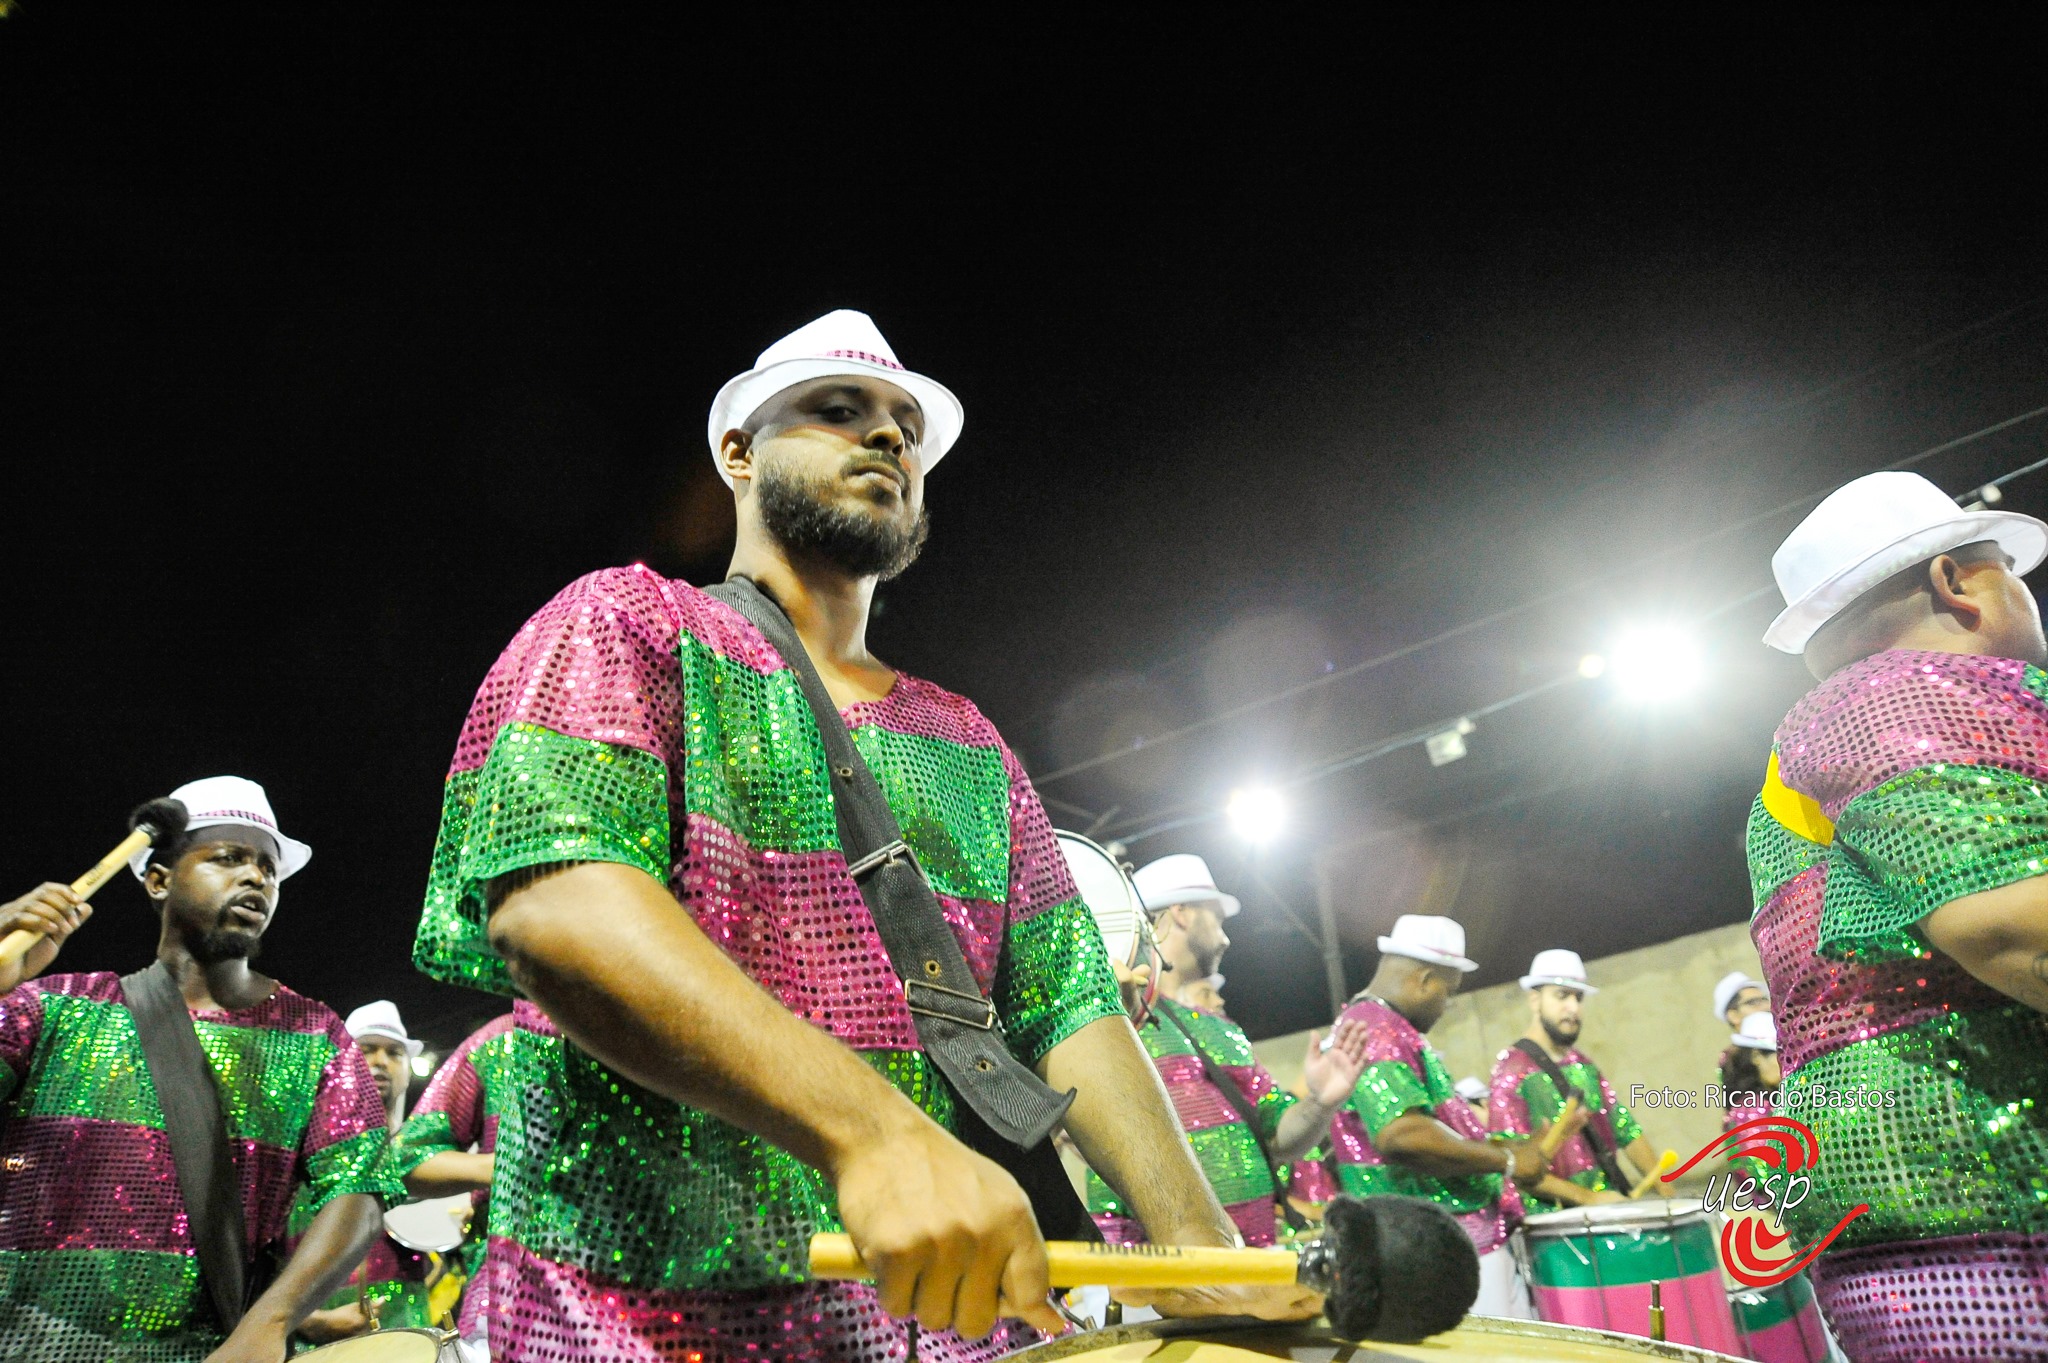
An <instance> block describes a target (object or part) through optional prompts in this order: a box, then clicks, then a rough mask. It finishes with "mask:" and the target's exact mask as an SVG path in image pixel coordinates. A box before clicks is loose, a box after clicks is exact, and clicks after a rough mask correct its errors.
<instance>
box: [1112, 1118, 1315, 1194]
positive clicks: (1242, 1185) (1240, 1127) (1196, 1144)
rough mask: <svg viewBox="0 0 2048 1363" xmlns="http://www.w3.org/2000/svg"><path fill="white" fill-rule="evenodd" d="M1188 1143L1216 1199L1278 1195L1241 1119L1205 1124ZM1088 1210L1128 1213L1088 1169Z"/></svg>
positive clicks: (1254, 1141) (1113, 1192)
mask: <svg viewBox="0 0 2048 1363" xmlns="http://www.w3.org/2000/svg"><path fill="white" fill-rule="evenodd" d="M1188 1144H1189V1145H1190V1146H1191V1147H1193V1149H1194V1152H1195V1159H1196V1161H1197V1162H1198V1163H1200V1164H1201V1166H1202V1175H1203V1177H1205V1178H1207V1179H1208V1180H1209V1186H1210V1187H1211V1188H1212V1189H1214V1190H1215V1192H1216V1200H1217V1201H1218V1202H1221V1203H1222V1204H1223V1205H1224V1206H1226V1207H1228V1206H1231V1205H1233V1204H1235V1203H1239V1202H1271V1201H1272V1200H1273V1199H1274V1198H1275V1197H1276V1196H1278V1189H1277V1188H1276V1187H1275V1186H1274V1183H1273V1171H1272V1170H1271V1169H1269V1168H1267V1167H1266V1157H1265V1156H1264V1155H1262V1154H1260V1153H1259V1143H1258V1142H1257V1141H1256V1140H1254V1139H1253V1138H1252V1133H1251V1132H1250V1131H1249V1130H1248V1129H1247V1128H1246V1127H1245V1124H1244V1123H1243V1122H1232V1123H1230V1124H1229V1125H1228V1126H1212V1127H1206V1128H1204V1129H1203V1130H1201V1131H1191V1132H1189V1133H1188ZM1088 1210H1089V1211H1090V1212H1091V1213H1094V1212H1112V1213H1115V1214H1116V1215H1118V1216H1129V1215H1131V1213H1130V1212H1129V1211H1127V1210H1126V1209H1125V1208H1124V1205H1123V1199H1122V1198H1120V1197H1118V1196H1117V1195H1116V1192H1115V1190H1114V1189H1112V1188H1111V1187H1110V1186H1109V1185H1108V1184H1107V1183H1105V1182H1103V1180H1102V1177H1101V1176H1100V1175H1099V1174H1097V1173H1096V1172H1095V1171H1094V1170H1092V1169H1091V1170H1089V1171H1088Z"/></svg>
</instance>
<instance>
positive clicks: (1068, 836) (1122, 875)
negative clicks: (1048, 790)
mask: <svg viewBox="0 0 2048 1363" xmlns="http://www.w3.org/2000/svg"><path fill="white" fill-rule="evenodd" d="M1052 840H1053V845H1054V846H1055V847H1057V846H1058V845H1059V843H1061V842H1062V841H1069V840H1070V841H1073V842H1077V843H1079V844H1081V845H1082V846H1083V847H1086V848H1087V849H1088V850H1090V851H1091V852H1094V853H1095V854H1096V855H1097V856H1099V857H1101V858H1102V859H1103V860H1104V861H1106V862H1108V863H1109V865H1110V866H1111V867H1112V868H1113V869H1114V870H1115V871H1116V873H1117V878H1118V879H1119V880H1121V881H1122V882H1123V885H1124V891H1125V893H1126V894H1127V895H1129V897H1130V907H1131V910H1132V913H1133V914H1134V922H1135V931H1134V932H1133V933H1132V935H1131V950H1130V959H1128V960H1126V961H1124V962H1123V964H1124V965H1126V966H1134V965H1137V964H1138V963H1139V962H1140V961H1141V960H1143V959H1144V957H1145V955H1146V945H1147V939H1148V938H1149V936H1150V933H1149V932H1148V931H1147V929H1146V926H1145V924H1146V914H1145V898H1144V896H1143V895H1141V894H1139V893H1138V885H1137V882H1136V881H1134V880H1132V879H1131V873H1130V872H1129V871H1126V870H1125V869H1124V864H1123V863H1122V862H1121V861H1118V860H1117V859H1116V858H1115V857H1113V856H1111V855H1110V852H1109V849H1108V848H1107V847H1104V846H1103V845H1102V844H1101V843H1099V842H1097V841H1095V839H1093V838H1091V837H1089V836H1088V835H1087V834H1086V833H1076V832H1074V831H1073V830H1072V829H1071V828H1055V829H1053V831H1052ZM1060 859H1061V860H1062V861H1064V860H1065V859H1066V853H1064V852H1062V853H1060ZM1088 916H1089V918H1090V919H1092V920H1095V921H1096V924H1097V927H1098V929H1099V928H1100V919H1099V917H1098V915H1097V912H1096V909H1095V906H1094V905H1092V904H1091V905H1089V906H1088Z"/></svg>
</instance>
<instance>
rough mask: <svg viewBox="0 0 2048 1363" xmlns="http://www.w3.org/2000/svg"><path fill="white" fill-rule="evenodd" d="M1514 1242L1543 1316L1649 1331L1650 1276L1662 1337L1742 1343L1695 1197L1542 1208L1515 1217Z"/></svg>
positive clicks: (1725, 1345)
mask: <svg viewBox="0 0 2048 1363" xmlns="http://www.w3.org/2000/svg"><path fill="white" fill-rule="evenodd" d="M1516 1245H1517V1250H1516V1253H1517V1256H1518V1257H1519V1258H1520V1259H1521V1261H1522V1273H1523V1276H1524V1277H1526V1278H1527V1279H1528V1280H1529V1291H1530V1295H1531V1296H1532V1297H1533V1298H1534V1301H1535V1305H1536V1314H1537V1315H1538V1316H1540V1317H1542V1318H1543V1319H1544V1320H1547V1321H1553V1322H1556V1323H1557V1324H1560V1325H1589V1326H1593V1327H1595V1328H1598V1329H1602V1330H1619V1331H1621V1332H1622V1333H1624V1334H1630V1335H1647V1334H1649V1332H1650V1284H1651V1283H1653V1282H1655V1283H1661V1284H1663V1294H1662V1299H1663V1305H1664V1330H1665V1338H1667V1339H1670V1340H1674V1341H1678V1342H1681V1343H1685V1344H1697V1345H1700V1346H1701V1347H1703V1348H1708V1349H1717V1350H1719V1351H1721V1352H1722V1353H1730V1354H1732V1353H1736V1352H1738V1351H1739V1350H1740V1349H1741V1347H1742V1340H1741V1337H1740V1336H1738V1335H1737V1334H1736V1332H1735V1317H1734V1315H1733V1314H1732V1313H1731V1312H1730V1311H1729V1309H1728V1295H1727V1290H1726V1287H1725V1286H1724V1285H1723V1283H1722V1281H1721V1256H1720V1251H1719V1250H1718V1249H1717V1248H1716V1247H1715V1243H1714V1224H1713V1220H1712V1218H1710V1217H1709V1216H1708V1215H1707V1214H1706V1212H1705V1211H1704V1210H1703V1209H1702V1207H1701V1205H1700V1203H1699V1201H1698V1200H1697V1199H1679V1198H1651V1197H1646V1198H1643V1199H1642V1200H1640V1201H1637V1202H1605V1203H1600V1204H1598V1205H1595V1206H1590V1207H1571V1208H1567V1209H1566V1210H1564V1211H1561V1212H1546V1213H1544V1214H1543V1215H1541V1216H1532V1217H1530V1218H1529V1219H1528V1220H1527V1221H1525V1222H1523V1223H1522V1231H1521V1234H1520V1236H1518V1237H1517V1239H1516Z"/></svg>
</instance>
